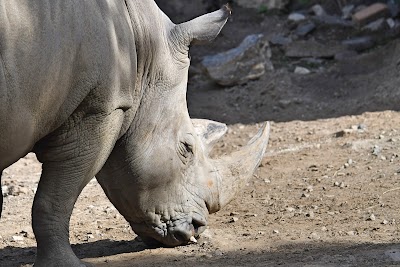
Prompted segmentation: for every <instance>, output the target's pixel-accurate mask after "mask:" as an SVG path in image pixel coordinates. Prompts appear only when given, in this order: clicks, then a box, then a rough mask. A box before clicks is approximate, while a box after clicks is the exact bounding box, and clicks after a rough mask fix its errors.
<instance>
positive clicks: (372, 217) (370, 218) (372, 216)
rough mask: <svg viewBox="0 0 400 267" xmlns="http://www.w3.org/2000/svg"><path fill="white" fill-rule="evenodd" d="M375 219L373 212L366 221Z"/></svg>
mask: <svg viewBox="0 0 400 267" xmlns="http://www.w3.org/2000/svg"><path fill="white" fill-rule="evenodd" d="M375 220H376V217H375V215H374V214H371V215H370V216H369V217H368V219H367V221H375Z"/></svg>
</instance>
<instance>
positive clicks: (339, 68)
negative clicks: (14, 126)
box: [0, 16, 400, 267]
mask: <svg viewBox="0 0 400 267" xmlns="http://www.w3.org/2000/svg"><path fill="white" fill-rule="evenodd" d="M251 18H252V20H250V21H248V20H246V21H244V20H243V19H241V17H239V18H237V19H236V20H235V21H232V22H231V23H232V24H233V25H232V26H228V29H227V30H226V31H228V32H229V31H230V30H232V28H235V27H236V28H235V29H237V32H236V34H235V35H234V36H232V35H229V34H227V32H226V31H225V32H223V35H222V37H221V38H220V39H219V40H217V42H216V43H214V44H213V45H211V46H210V47H208V48H207V47H200V48H197V50H196V48H195V49H194V51H193V64H194V66H196V64H198V62H199V59H200V58H201V56H202V55H205V54H209V53H213V52H214V51H219V50H223V49H226V48H227V47H232V46H233V45H234V44H237V43H238V42H239V41H240V40H241V37H242V36H245V35H246V34H247V33H254V30H255V29H256V28H257V27H259V28H257V29H259V30H260V31H261V30H263V31H267V30H268V27H267V26H268V25H270V24H269V23H267V22H268V21H270V20H274V19H276V18H274V17H272V18H265V17H259V16H252V17H251ZM253 20H254V21H253ZM263 23H264V24H263ZM228 25H229V24H228ZM260 25H261V26H262V25H264V26H262V29H261V28H260V27H261V26H260ZM256 26H257V27H256ZM229 27H231V29H230V28H229ZM277 30H279V29H277ZM316 34H318V33H316ZM399 48H400V45H399V42H391V43H390V44H388V45H385V46H382V47H379V48H377V49H375V50H373V51H370V52H369V53H366V54H363V55H360V56H358V57H356V58H354V59H352V60H351V61H346V62H344V63H343V62H342V63H333V62H325V63H324V64H323V66H322V69H321V68H319V70H318V71H315V72H313V73H312V74H310V75H308V76H298V75H297V76H296V75H294V74H293V72H292V71H291V68H292V67H293V66H294V65H296V64H297V62H287V61H282V60H281V58H279V57H277V58H273V60H274V63H275V64H276V63H280V64H276V66H278V67H277V69H276V71H275V72H274V73H269V74H266V75H265V77H262V78H261V79H260V80H258V81H253V82H249V83H247V84H245V85H241V86H235V87H231V88H220V87H218V86H216V85H215V84H213V83H211V82H210V81H209V80H208V79H207V78H206V77H205V76H204V75H202V74H196V75H194V76H192V77H191V80H190V83H189V92H188V97H189V110H190V112H191V114H192V115H193V116H194V117H205V118H210V119H216V120H219V121H224V122H226V123H229V124H230V125H229V131H228V134H227V136H226V137H225V138H224V139H223V140H222V141H221V142H220V144H219V145H218V146H217V148H216V151H215V152H216V153H217V154H218V153H225V152H229V151H231V150H234V149H238V148H239V147H240V146H242V145H244V144H245V143H246V141H247V140H249V138H250V137H251V136H252V135H253V134H254V133H255V132H256V131H257V128H258V127H259V126H260V123H261V122H262V121H265V120H271V121H273V123H272V125H271V126H272V130H271V138H270V145H269V148H268V152H267V155H266V156H265V158H264V159H263V161H262V164H261V166H260V168H259V169H258V170H257V172H256V174H255V175H254V177H253V179H252V180H251V182H249V184H248V185H247V186H246V188H245V189H244V190H243V191H242V193H241V194H240V195H238V196H237V198H236V199H235V200H234V201H233V202H232V203H231V204H229V205H228V206H227V207H225V208H224V209H223V210H222V211H220V212H218V213H216V214H213V215H211V216H210V222H209V226H208V229H207V230H206V232H205V233H204V234H203V235H202V237H201V238H200V239H199V242H198V244H192V245H188V246H182V247H177V248H149V247H146V246H145V245H144V243H142V242H141V240H140V239H138V238H136V236H135V234H134V233H133V232H132V230H131V229H130V227H129V225H128V224H127V222H126V221H125V220H124V219H123V218H122V216H121V215H119V213H118V212H117V211H116V209H115V208H114V207H113V206H112V204H111V203H110V202H109V201H108V200H107V198H106V197H105V195H104V193H103V192H102V190H101V188H100V186H99V185H98V183H97V181H96V180H95V179H93V180H92V181H91V182H90V183H89V184H88V185H87V186H86V188H85V189H84V191H83V192H82V195H81V196H80V198H79V200H78V202H77V203H76V206H75V209H74V212H73V216H72V220H71V227H70V228H71V233H70V236H71V237H70V238H71V243H72V244H74V245H73V249H74V251H75V252H76V253H77V255H78V256H79V257H80V258H82V259H83V260H84V261H85V262H88V263H92V264H94V265H95V266H100V267H102V266H117V267H118V266H121V267H126V266H309V267H311V266H313V267H316V266H400V232H399V225H400V212H399V210H400V197H398V195H399V192H400V164H399V162H400V158H399V155H400V150H399V147H400V112H398V111H395V110H396V109H397V110H399V103H400V101H399V100H400V97H399V96H400V93H399V89H398V88H399V85H400V80H399V75H398V73H399V69H398V65H396V64H397V59H398V55H399V54H400V53H399V52H400V49H399ZM278 52H279V51H278ZM278 52H277V53H278ZM377 59H379V60H377ZM371 64H373V66H374V67H373V68H372V67H371ZM40 171H41V165H40V164H39V163H38V162H37V160H36V159H35V156H34V155H33V154H29V155H27V156H26V157H24V158H23V159H21V160H20V161H19V162H17V163H16V164H14V165H12V166H11V167H9V168H8V169H6V170H5V171H4V173H3V181H2V185H3V186H7V187H8V191H9V195H7V196H6V197H5V198H4V200H5V202H4V207H3V216H2V218H1V221H0V266H5V267H6V266H7V267H8V266H31V265H32V263H33V261H34V257H35V251H36V248H35V246H36V243H35V239H34V235H33V233H32V229H31V219H30V211H31V204H32V201H33V197H34V192H35V190H36V187H37V183H38V180H39V176H40Z"/></svg>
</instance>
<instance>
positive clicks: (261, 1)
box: [234, 0, 290, 10]
mask: <svg viewBox="0 0 400 267" xmlns="http://www.w3.org/2000/svg"><path fill="white" fill-rule="evenodd" d="M234 2H236V3H237V4H238V5H239V6H242V7H246V8H256V9H259V8H261V7H266V8H267V9H278V10H281V9H284V8H285V7H286V6H287V4H289V2H290V0H234Z"/></svg>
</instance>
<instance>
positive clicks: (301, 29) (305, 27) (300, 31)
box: [295, 22, 316, 37]
mask: <svg viewBox="0 0 400 267" xmlns="http://www.w3.org/2000/svg"><path fill="white" fill-rule="evenodd" d="M315 28H316V26H315V24H314V22H307V23H304V24H300V25H299V26H297V29H296V31H295V34H296V35H298V36H302V37H304V36H306V35H307V34H309V33H310V32H312V31H313V30H314V29H315Z"/></svg>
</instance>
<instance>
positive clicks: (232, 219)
mask: <svg viewBox="0 0 400 267" xmlns="http://www.w3.org/2000/svg"><path fill="white" fill-rule="evenodd" d="M238 220H239V218H238V217H232V218H231V219H230V220H229V222H230V223H234V222H237V221H238Z"/></svg>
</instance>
